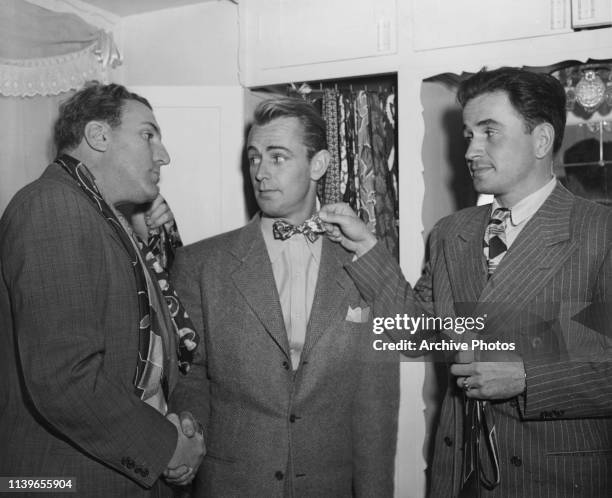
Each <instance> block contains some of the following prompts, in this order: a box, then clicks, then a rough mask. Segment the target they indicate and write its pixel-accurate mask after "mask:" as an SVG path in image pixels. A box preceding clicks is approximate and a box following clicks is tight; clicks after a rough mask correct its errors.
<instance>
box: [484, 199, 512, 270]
mask: <svg viewBox="0 0 612 498" xmlns="http://www.w3.org/2000/svg"><path fill="white" fill-rule="evenodd" d="M509 217H510V210H509V209H506V208H497V209H496V210H495V211H493V214H492V215H491V219H490V220H489V224H488V225H487V230H486V232H485V236H484V255H485V257H486V258H487V273H488V274H489V275H492V274H493V272H495V270H496V269H497V265H499V262H500V261H501V260H502V258H503V257H504V255H505V254H506V251H507V250H508V246H507V244H506V223H507V220H508V218H509Z"/></svg>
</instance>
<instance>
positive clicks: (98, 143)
mask: <svg viewBox="0 0 612 498" xmlns="http://www.w3.org/2000/svg"><path fill="white" fill-rule="evenodd" d="M109 132H110V127H109V126H108V124H107V123H105V122H104V121H89V122H88V123H87V124H86V125H85V131H84V133H83V136H84V138H85V141H86V142H87V145H89V146H90V147H91V148H92V149H94V150H97V151H98V152H104V151H105V150H106V149H107V147H108V143H109Z"/></svg>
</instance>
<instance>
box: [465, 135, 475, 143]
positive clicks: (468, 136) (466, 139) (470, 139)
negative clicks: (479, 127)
mask: <svg viewBox="0 0 612 498" xmlns="http://www.w3.org/2000/svg"><path fill="white" fill-rule="evenodd" d="M463 138H465V141H466V142H471V141H472V138H474V135H472V134H469V135H463Z"/></svg>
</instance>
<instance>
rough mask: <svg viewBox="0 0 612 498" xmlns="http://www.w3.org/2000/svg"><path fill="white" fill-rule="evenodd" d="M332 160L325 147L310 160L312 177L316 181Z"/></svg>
mask: <svg viewBox="0 0 612 498" xmlns="http://www.w3.org/2000/svg"><path fill="white" fill-rule="evenodd" d="M330 161H331V155H330V154H329V151H327V150H325V149H323V150H320V151H319V152H317V153H316V154H315V155H314V156H312V159H311V160H310V179H311V180H314V181H315V182H316V181H317V180H319V178H321V177H322V176H323V175H324V174H325V172H326V171H327V167H328V166H329V163H330Z"/></svg>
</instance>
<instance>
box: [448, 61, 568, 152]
mask: <svg viewBox="0 0 612 498" xmlns="http://www.w3.org/2000/svg"><path fill="white" fill-rule="evenodd" d="M491 92H505V93H506V94H507V95H508V99H509V100H510V103H511V104H512V106H513V107H514V108H515V109H516V111H517V112H518V113H519V114H520V115H521V116H522V117H523V121H524V122H525V128H526V131H527V132H528V133H531V132H532V131H533V129H534V128H535V127H536V126H537V125H539V124H541V123H550V124H551V125H552V127H553V129H554V130H555V139H554V142H553V153H555V152H557V151H558V150H559V148H560V147H561V142H562V141H563V133H564V131H565V121H566V117H567V114H566V110H565V90H564V89H563V86H562V85H561V83H560V82H559V81H558V80H557V79H555V78H554V77H553V76H551V75H549V74H543V73H534V72H531V71H527V70H525V69H519V68H514V67H502V68H499V69H494V70H492V71H486V70H482V71H479V72H478V73H476V74H474V75H472V76H470V77H469V78H468V79H467V80H464V81H462V82H461V84H460V85H459V90H458V91H457V101H458V102H459V104H461V106H462V107H465V106H466V104H467V103H468V102H469V101H470V100H472V99H474V98H476V97H478V96H480V95H483V94H485V93H491Z"/></svg>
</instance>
